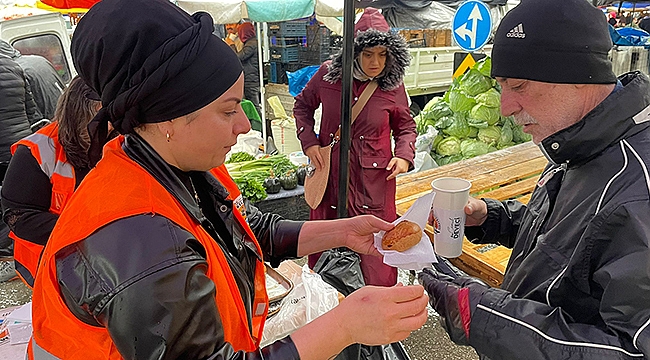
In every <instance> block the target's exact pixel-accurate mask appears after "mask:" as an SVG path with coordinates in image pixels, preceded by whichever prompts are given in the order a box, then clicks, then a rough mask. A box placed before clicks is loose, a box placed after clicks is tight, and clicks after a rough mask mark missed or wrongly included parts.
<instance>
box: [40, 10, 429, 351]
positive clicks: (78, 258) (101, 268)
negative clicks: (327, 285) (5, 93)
mask: <svg viewBox="0 0 650 360" xmlns="http://www.w3.org/2000/svg"><path fill="white" fill-rule="evenodd" d="M212 31H213V20H212V18H211V17H210V16H209V15H208V14H206V13H197V14H194V15H192V16H190V15H189V14H187V13H185V12H184V11H182V10H180V9H179V8H178V7H176V6H175V5H173V4H171V3H170V2H169V1H167V0H103V1H101V2H98V3H97V4H96V5H94V6H93V7H92V8H91V9H90V11H89V12H88V13H87V14H86V15H84V17H83V18H82V20H81V21H80V22H79V25H78V26H77V29H76V31H75V36H74V38H73V41H72V52H73V55H74V56H73V59H74V60H75V68H76V69H77V70H78V72H79V74H80V76H81V77H82V78H83V79H84V81H85V82H86V83H87V84H88V85H89V86H91V88H93V90H95V91H96V92H97V93H98V94H99V95H100V96H101V99H102V104H103V105H104V107H103V108H102V109H101V110H100V111H99V113H98V114H97V116H95V118H94V119H93V120H92V121H91V123H90V125H89V129H90V131H91V139H92V143H91V147H90V155H91V160H92V159H99V158H100V157H101V160H100V161H99V162H98V163H97V165H96V167H95V168H94V169H93V170H92V171H90V173H89V174H88V175H87V176H86V178H85V179H84V181H83V182H82V184H81V185H80V186H79V188H78V189H77V191H76V192H75V194H74V196H72V198H71V199H70V200H69V202H68V204H67V205H66V208H65V209H64V211H63V213H62V214H61V216H60V218H59V221H58V222H57V224H56V226H55V228H54V230H53V231H52V235H51V237H50V239H49V241H48V243H47V246H46V247H45V250H44V252H43V256H42V258H41V264H40V269H39V271H38V273H37V275H36V281H35V286H34V293H33V306H32V311H33V317H32V326H33V330H34V332H33V338H32V340H31V341H30V343H29V347H28V354H29V358H30V359H53V358H59V359H84V360H86V359H153V358H155V359H208V358H211V359H267V360H268V359H271V360H292V359H329V358H331V357H332V356H333V355H335V354H337V353H338V352H340V351H341V350H342V349H343V348H344V347H345V346H348V345H350V344H352V343H357V342H358V343H365V344H371V345H376V344H381V343H389V342H393V341H397V340H399V339H403V338H405V337H406V336H408V334H409V333H410V332H411V331H412V330H415V329H417V328H419V327H420V326H421V325H422V324H424V322H425V321H426V316H427V315H426V305H427V297H426V296H425V295H424V289H423V288H422V287H421V286H400V287H391V288H378V287H366V288H362V289H360V290H358V291H357V292H355V293H353V294H351V295H350V296H349V297H348V298H347V299H346V300H344V301H343V302H342V303H341V304H340V305H339V306H338V307H336V308H335V309H333V310H331V311H330V312H328V313H327V314H325V315H323V316H321V317H320V318H318V319H315V320H314V321H312V322H311V323H309V324H307V325H305V326H304V327H302V328H301V329H298V330H297V331H296V332H294V333H293V334H292V335H291V336H287V337H286V338H284V339H281V340H278V341H276V342H274V343H272V344H270V345H268V346H266V347H264V348H262V349H260V341H261V338H262V331H263V328H264V322H265V319H266V315H267V312H268V298H267V295H266V289H265V275H264V270H263V269H264V263H263V261H268V262H270V263H271V265H273V266H277V265H278V264H279V262H280V261H282V260H284V259H288V258H296V257H301V256H305V255H307V254H310V253H314V252H318V251H322V250H324V249H327V248H331V247H340V246H346V247H349V248H351V249H354V250H355V251H358V252H361V253H365V254H377V255H378V252H377V250H376V249H375V248H374V246H373V235H372V234H373V233H375V232H378V231H380V230H389V229H391V228H392V225H391V224H389V223H386V222H384V221H383V220H380V219H378V218H375V217H373V216H369V215H368V216H362V217H356V218H350V219H341V220H331V221H314V222H305V223H303V222H298V221H290V220H284V219H282V218H280V217H279V216H277V215H273V214H264V213H261V212H260V211H258V210H257V209H256V208H255V207H254V206H251V205H249V204H247V203H246V201H245V200H244V199H243V198H242V197H241V194H240V193H239V190H238V189H237V187H236V185H235V184H234V182H233V181H232V179H231V178H230V176H229V174H228V172H227V170H226V169H225V168H224V167H223V162H224V160H225V157H226V154H227V153H228V152H229V151H230V149H231V147H232V146H233V145H234V144H235V143H236V142H237V136H238V135H239V134H243V133H246V132H248V131H249V130H250V122H249V121H248V119H247V118H246V116H245V114H244V112H243V110H242V108H241V105H240V102H241V100H242V96H243V87H244V80H243V74H242V67H241V64H240V63H239V61H238V60H237V56H236V55H235V53H234V52H233V51H232V50H230V48H229V47H228V46H227V45H226V44H225V43H224V42H223V41H222V40H220V39H219V38H217V37H215V36H214V35H212ZM109 121H110V122H111V123H112V124H113V126H114V127H115V129H116V130H118V131H119V132H120V133H121V134H124V136H120V137H118V138H116V139H113V140H111V141H109V142H108V143H106V144H105V146H103V148H102V145H104V142H103V139H104V138H105V136H106V130H105V129H106V127H105V126H106V124H107V123H108V122H109ZM102 150H103V153H102V152H101V151H102Z"/></svg>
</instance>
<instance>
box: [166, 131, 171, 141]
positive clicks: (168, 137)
mask: <svg viewBox="0 0 650 360" xmlns="http://www.w3.org/2000/svg"><path fill="white" fill-rule="evenodd" d="M170 138H171V136H169V133H167V142H169V139H170Z"/></svg>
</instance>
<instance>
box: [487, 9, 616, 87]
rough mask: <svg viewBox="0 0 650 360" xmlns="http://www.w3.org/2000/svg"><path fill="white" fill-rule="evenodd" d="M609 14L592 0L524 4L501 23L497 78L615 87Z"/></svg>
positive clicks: (494, 56) (496, 45)
mask: <svg viewBox="0 0 650 360" xmlns="http://www.w3.org/2000/svg"><path fill="white" fill-rule="evenodd" d="M611 47H612V40H611V38H610V35H609V29H608V25H607V21H606V19H605V16H604V15H603V13H602V12H601V11H600V10H598V9H597V8H596V7H594V6H592V5H591V4H590V3H589V2H588V1H586V0H522V1H521V3H520V4H519V5H517V6H516V7H515V8H514V9H512V10H511V11H509V12H508V13H507V14H506V16H505V17H504V18H503V20H501V23H500V24H499V27H498V29H497V31H496V34H495V36H494V46H493V48H492V55H491V56H492V77H504V78H515V79H527V80H535V81H541V82H548V83H558V84H613V83H615V82H616V76H615V75H614V72H613V71H612V63H611V61H610V60H609V59H608V57H607V56H608V52H609V50H610V49H611Z"/></svg>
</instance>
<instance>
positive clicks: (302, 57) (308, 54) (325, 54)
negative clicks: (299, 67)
mask: <svg viewBox="0 0 650 360" xmlns="http://www.w3.org/2000/svg"><path fill="white" fill-rule="evenodd" d="M330 54H332V53H331V51H330V48H329V46H328V47H327V48H320V49H312V48H302V49H300V51H299V52H298V60H299V62H300V63H301V64H303V65H305V66H307V65H320V64H322V63H323V62H324V61H326V60H329V58H330Z"/></svg>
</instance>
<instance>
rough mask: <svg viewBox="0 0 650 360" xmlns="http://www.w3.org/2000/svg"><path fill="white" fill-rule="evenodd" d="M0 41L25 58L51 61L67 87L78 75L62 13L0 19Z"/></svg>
mask: <svg viewBox="0 0 650 360" xmlns="http://www.w3.org/2000/svg"><path fill="white" fill-rule="evenodd" d="M0 39H3V40H5V41H7V42H9V44H11V45H12V46H13V47H14V48H16V49H17V50H18V51H20V52H21V53H22V54H24V55H40V56H43V57H44V58H46V59H48V60H49V61H50V62H51V63H52V65H54V68H55V69H56V71H57V72H58V73H59V75H61V78H62V79H63V81H64V82H65V83H69V82H70V80H72V78H73V77H74V76H75V75H76V71H75V69H74V66H73V65H72V56H71V55H70V36H69V35H68V29H67V26H66V22H65V20H64V18H63V16H62V15H61V14H59V13H45V14H39V15H31V16H25V17H20V18H16V19H11V20H2V19H0Z"/></svg>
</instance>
